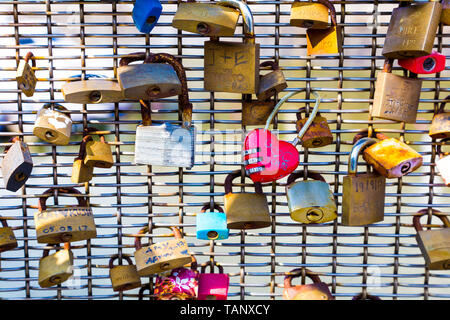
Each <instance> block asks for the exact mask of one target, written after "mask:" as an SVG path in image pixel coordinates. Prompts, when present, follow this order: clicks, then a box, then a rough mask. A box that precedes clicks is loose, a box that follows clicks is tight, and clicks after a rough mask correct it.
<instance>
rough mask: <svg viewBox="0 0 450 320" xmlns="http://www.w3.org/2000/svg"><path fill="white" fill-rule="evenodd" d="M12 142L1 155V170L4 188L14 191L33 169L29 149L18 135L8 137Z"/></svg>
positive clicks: (22, 183) (24, 181) (25, 180)
mask: <svg viewBox="0 0 450 320" xmlns="http://www.w3.org/2000/svg"><path fill="white" fill-rule="evenodd" d="M9 142H12V143H13V144H12V145H11V146H7V147H6V148H5V151H4V152H5V153H6V155H5V156H4V157H3V160H2V164H1V167H0V168H1V171H2V174H3V181H4V183H5V189H6V190H9V191H12V192H16V191H17V190H19V189H20V188H21V187H22V186H23V185H24V184H25V183H26V182H27V180H28V178H29V177H30V175H31V171H32V170H33V160H32V158H31V153H30V149H29V148H28V145H27V144H26V143H25V142H22V141H20V139H19V137H13V138H11V139H9Z"/></svg>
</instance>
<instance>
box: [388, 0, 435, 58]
mask: <svg viewBox="0 0 450 320" xmlns="http://www.w3.org/2000/svg"><path fill="white" fill-rule="evenodd" d="M441 11H442V5H441V4H440V3H439V2H437V1H431V2H428V3H421V4H419V3H414V4H409V3H406V2H402V3H401V4H400V5H399V7H398V8H395V9H394V10H393V11H392V15H391V20H390V22H389V27H388V30H387V33H386V40H385V41H384V44H383V51H382V54H383V56H385V57H386V58H389V59H404V58H414V57H421V56H426V55H428V54H431V50H433V44H434V38H435V37H436V32H437V28H438V25H439V20H440V17H441Z"/></svg>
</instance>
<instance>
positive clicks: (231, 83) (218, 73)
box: [204, 0, 260, 94]
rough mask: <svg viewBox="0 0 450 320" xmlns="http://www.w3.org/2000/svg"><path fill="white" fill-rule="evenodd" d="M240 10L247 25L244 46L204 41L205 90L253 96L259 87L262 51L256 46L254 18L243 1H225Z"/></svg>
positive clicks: (241, 44)
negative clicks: (260, 55) (260, 54)
mask: <svg viewBox="0 0 450 320" xmlns="http://www.w3.org/2000/svg"><path fill="white" fill-rule="evenodd" d="M219 3H224V5H226V6H231V7H233V8H236V9H238V10H239V11H240V12H241V14H242V19H243V23H244V43H238V42H225V41H219V40H217V39H216V40H211V41H207V42H205V46H204V47H205V51H204V52H205V54H204V88H205V90H206V91H214V92H234V93H247V94H254V93H256V92H257V90H258V88H259V52H260V46H259V44H258V43H255V32H254V23H253V15H252V12H251V11H250V8H249V6H248V5H247V4H246V3H244V2H243V1H240V0H222V1H220V2H219Z"/></svg>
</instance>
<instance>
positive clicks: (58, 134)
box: [33, 103, 72, 146]
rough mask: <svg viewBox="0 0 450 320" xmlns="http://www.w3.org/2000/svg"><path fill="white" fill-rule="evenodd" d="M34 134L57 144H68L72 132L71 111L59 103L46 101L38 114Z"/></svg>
mask: <svg viewBox="0 0 450 320" xmlns="http://www.w3.org/2000/svg"><path fill="white" fill-rule="evenodd" d="M33 134H34V135H35V136H36V137H38V138H40V139H42V140H44V141H47V142H50V143H52V144H54V145H57V146H66V145H68V144H69V141H70V135H71V134H72V119H71V117H70V113H68V112H67V109H66V108H65V107H63V106H62V105H60V104H58V103H46V104H45V105H44V106H43V107H42V109H41V110H39V112H38V114H37V118H36V122H35V123H34V127H33Z"/></svg>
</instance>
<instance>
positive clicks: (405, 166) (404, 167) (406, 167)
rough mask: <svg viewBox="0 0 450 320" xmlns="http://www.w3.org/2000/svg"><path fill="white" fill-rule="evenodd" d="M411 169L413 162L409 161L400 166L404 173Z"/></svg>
mask: <svg viewBox="0 0 450 320" xmlns="http://www.w3.org/2000/svg"><path fill="white" fill-rule="evenodd" d="M409 169H411V163H409V162H407V163H405V164H404V165H402V167H401V168H400V171H401V172H402V173H406V172H408V171H409Z"/></svg>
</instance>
